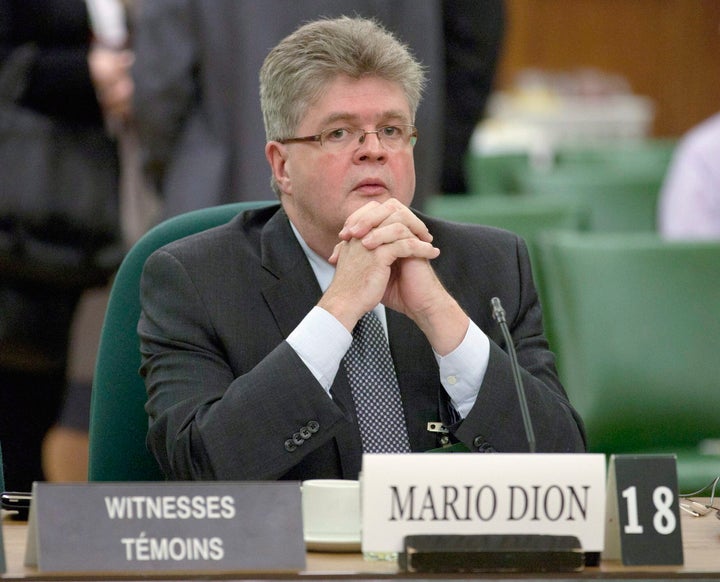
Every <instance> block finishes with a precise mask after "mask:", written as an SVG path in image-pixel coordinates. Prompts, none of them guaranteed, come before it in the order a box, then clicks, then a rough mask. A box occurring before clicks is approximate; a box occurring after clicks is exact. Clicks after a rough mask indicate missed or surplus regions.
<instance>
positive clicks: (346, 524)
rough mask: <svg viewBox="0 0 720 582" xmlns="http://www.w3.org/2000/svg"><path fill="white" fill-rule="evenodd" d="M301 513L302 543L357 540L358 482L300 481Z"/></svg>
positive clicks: (358, 518) (332, 480) (358, 530)
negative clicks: (307, 541)
mask: <svg viewBox="0 0 720 582" xmlns="http://www.w3.org/2000/svg"><path fill="white" fill-rule="evenodd" d="M302 514H303V531H304V534H305V539H306V540H328V541H333V540H359V539H360V484H359V482H358V481H350V480H345V479H310V480H308V481H303V483H302Z"/></svg>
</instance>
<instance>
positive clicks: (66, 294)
mask: <svg viewBox="0 0 720 582" xmlns="http://www.w3.org/2000/svg"><path fill="white" fill-rule="evenodd" d="M29 45H32V46H33V47H34V48H35V49H36V50H35V54H34V60H33V61H32V63H31V65H30V67H29V69H28V71H27V75H26V80H25V86H24V89H23V91H22V93H21V95H20V97H19V99H18V104H19V105H21V106H23V107H25V108H27V109H29V110H32V111H35V112H37V113H40V114H43V115H45V116H48V117H49V118H52V119H53V120H57V121H58V122H62V124H63V127H65V128H67V130H68V131H72V132H90V131H91V130H92V131H95V132H96V133H102V132H98V128H100V129H102V128H105V127H108V126H109V125H111V123H112V120H117V121H118V122H121V121H122V120H123V119H125V118H126V117H127V116H128V115H129V105H130V96H131V94H132V79H131V78H130V76H129V67H130V64H131V62H132V55H131V53H129V52H128V51H126V50H118V49H117V48H116V47H104V46H102V45H101V44H100V43H98V42H96V41H95V40H94V39H93V35H92V28H91V22H90V17H89V11H88V6H87V5H86V2H85V1H84V0H0V65H2V64H3V63H6V62H7V61H8V59H9V57H10V56H11V55H13V54H14V51H15V49H17V48H18V47H23V46H29ZM103 135H104V136H105V137H104V138H103V140H104V142H103V143H102V147H101V148H98V149H97V150H96V151H95V152H94V153H95V157H94V158H88V159H87V164H88V168H89V167H90V166H91V165H92V166H93V168H94V170H95V171H99V172H102V173H104V174H105V175H106V176H107V183H109V184H111V185H112V186H113V190H112V191H111V192H108V193H101V192H98V196H105V195H106V197H107V198H108V199H113V198H115V199H116V198H117V184H118V179H119V162H118V156H117V147H116V142H115V141H114V139H113V137H112V135H111V134H110V132H106V133H105V134H103ZM5 163H7V161H6V160H0V173H2V172H3V169H2V166H3V165H4V164H5ZM103 199H105V198H103ZM0 218H2V217H0ZM118 222H119V221H118ZM91 226H92V225H88V228H91ZM4 234H7V235H8V236H11V235H12V233H11V232H9V231H8V232H6V233H4ZM65 236H69V233H65ZM76 236H78V237H81V236H82V233H81V232H78V233H76ZM117 236H118V239H119V236H120V234H119V224H118V233H117ZM66 242H67V241H66ZM70 242H71V241H70ZM78 246H82V245H81V243H78ZM117 246H118V248H119V249H120V250H119V251H118V252H117V253H116V257H117V259H116V261H115V262H114V267H116V266H117V263H118V262H119V259H120V258H121V253H122V250H121V248H122V245H121V244H118V245H117ZM58 252H61V251H58ZM112 268H113V265H112V264H108V273H110V272H111V270H112ZM108 276H109V274H108ZM105 282H106V281H97V282H96V283H97V284H99V285H102V284H104V283H105ZM85 285H86V284H85V283H81V282H79V281H78V282H77V284H74V283H73V282H68V283H65V284H63V285H56V284H53V283H52V282H50V281H43V280H40V279H29V278H24V277H23V276H22V274H21V276H16V274H15V275H9V274H8V273H5V272H0V402H1V403H2V404H1V406H0V442H2V446H3V461H4V470H5V481H6V488H7V489H11V490H29V489H30V488H31V485H32V482H33V481H37V480H43V479H45V477H46V475H45V472H44V470H43V464H42V452H41V451H42V443H43V440H44V438H45V437H46V435H47V433H48V429H50V427H52V426H53V425H56V427H57V428H58V430H59V432H60V435H59V437H60V442H59V448H58V447H57V446H56V447H55V449H54V450H60V451H63V454H64V458H63V459H58V461H59V462H60V463H61V464H62V463H63V462H66V463H69V464H72V463H74V462H77V461H78V460H79V461H80V464H81V470H82V467H83V465H82V459H83V457H84V458H86V457H87V451H86V449H85V448H84V444H85V441H86V433H87V424H88V416H87V411H88V405H89V399H90V386H89V385H88V384H75V385H72V386H71V387H70V388H69V390H68V386H67V384H68V378H67V367H68V350H69V335H70V329H71V325H72V322H73V317H74V315H75V312H76V308H77V305H78V302H79V300H80V298H81V296H82V294H83V292H84V291H85V289H86V286H85ZM64 402H67V403H68V405H69V409H68V410H66V412H65V413H62V414H61V410H62V407H63V403H64ZM78 407H80V408H78ZM66 418H72V420H71V421H70V422H69V424H68V425H66V424H65V420H64V419H66ZM56 423H57V424H56ZM64 431H67V432H66V436H68V435H70V436H69V439H70V440H69V441H66V442H65V444H66V445H68V446H63V445H62V439H63V432H64ZM72 435H75V436H77V437H78V438H79V441H78V440H75V438H74V436H72ZM78 456H79V459H78ZM70 473H72V470H71V469H70Z"/></svg>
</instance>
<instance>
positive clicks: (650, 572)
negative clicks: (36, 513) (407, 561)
mask: <svg viewBox="0 0 720 582" xmlns="http://www.w3.org/2000/svg"><path fill="white" fill-rule="evenodd" d="M680 513H681V519H680V523H681V529H682V538H683V551H684V561H685V563H684V565H682V566H633V567H627V566H623V565H622V563H620V562H618V561H601V563H600V565H599V566H596V567H586V568H585V569H584V570H583V571H582V572H579V573H570V574H529V575H528V574H522V575H512V574H502V575H498V574H487V575H480V576H478V575H473V576H472V577H473V578H480V577H488V578H505V579H507V578H513V577H515V578H523V579H528V578H552V579H559V578H563V579H572V578H578V579H591V578H606V579H612V578H635V579H637V578H645V579H648V578H655V579H660V578H696V579H698V578H719V579H720V520H718V519H716V518H715V513H714V512H713V513H710V514H708V515H706V516H704V517H692V516H690V515H688V514H687V513H685V512H684V511H681V512H680ZM4 517H5V518H4V519H3V520H2V527H3V539H4V543H5V561H6V572H5V574H0V579H2V580H6V579H7V580H133V579H142V580H149V579H157V580H181V579H203V580H213V579H217V580H228V579H237V580H243V579H253V578H254V579H258V578H276V579H293V578H294V579H306V580H309V579H318V578H325V579H332V578H335V579H337V578H356V579H363V578H365V579H379V578H393V577H396V576H397V577H402V578H403V579H407V578H408V577H409V575H407V574H400V573H399V570H398V566H397V563H396V562H394V561H391V562H379V561H367V560H365V559H363V556H362V555H361V554H359V553H320V552H308V554H307V564H306V569H305V570H304V571H302V572H300V573H298V574H292V573H291V574H276V575H266V574H263V575H258V574H257V573H255V574H252V573H243V572H218V573H214V572H202V573H197V572H196V573H194V574H193V573H182V572H181V573H167V572H166V573H160V574H154V573H149V572H148V573H145V572H143V573H141V574H137V573H131V572H126V573H97V574H93V573H90V574H87V573H82V574H77V573H76V574H74V575H73V574H68V573H57V574H56V573H47V572H43V573H39V572H38V571H37V569H35V568H28V567H26V566H24V565H23V559H24V555H25V542H26V538H27V529H28V527H27V523H26V522H23V521H13V520H11V519H9V517H8V515H5V516H4ZM451 577H453V576H449V575H443V576H441V578H445V579H448V578H451ZM454 577H456V578H462V577H463V576H461V575H458V576H454ZM464 577H467V575H466V576H464ZM431 578H438V576H434V575H426V574H424V575H422V579H431Z"/></svg>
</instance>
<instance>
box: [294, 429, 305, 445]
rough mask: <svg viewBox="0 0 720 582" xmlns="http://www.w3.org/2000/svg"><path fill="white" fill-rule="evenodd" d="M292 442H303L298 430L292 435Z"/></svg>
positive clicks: (298, 443) (297, 443) (300, 443)
mask: <svg viewBox="0 0 720 582" xmlns="http://www.w3.org/2000/svg"><path fill="white" fill-rule="evenodd" d="M292 442H293V443H295V444H296V445H298V446H300V445H302V444H304V443H305V439H304V438H302V436H301V435H300V433H299V432H296V433H294V434H293V435H292Z"/></svg>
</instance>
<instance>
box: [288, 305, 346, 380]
mask: <svg viewBox="0 0 720 582" xmlns="http://www.w3.org/2000/svg"><path fill="white" fill-rule="evenodd" d="M287 342H288V343H289V344H290V346H291V347H292V348H293V349H294V350H295V352H296V353H297V355H298V356H300V359H301V360H302V361H303V362H304V363H305V365H306V366H307V367H308V369H309V370H310V372H312V374H313V376H315V378H316V379H317V381H318V382H320V385H321V386H322V387H323V388H324V389H325V391H326V392H327V393H328V394H330V388H331V386H332V383H333V382H334V381H335V376H336V374H337V371H338V368H339V367H340V362H341V361H342V359H343V356H344V355H345V353H346V352H347V351H348V349H349V348H350V344H351V343H352V334H351V333H350V332H349V331H348V330H347V329H345V326H344V325H343V324H342V323H340V322H339V321H338V320H337V319H336V318H335V317H333V316H332V315H331V314H330V313H329V312H327V311H325V310H324V309H323V308H322V307H318V306H317V305H316V306H315V307H313V308H312V309H311V310H310V312H309V313H308V314H307V315H306V316H305V317H304V318H303V320H302V321H301V322H300V323H299V324H298V326H297V327H296V328H295V329H294V330H293V331H292V333H291V334H290V335H289V336H288V338H287Z"/></svg>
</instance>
